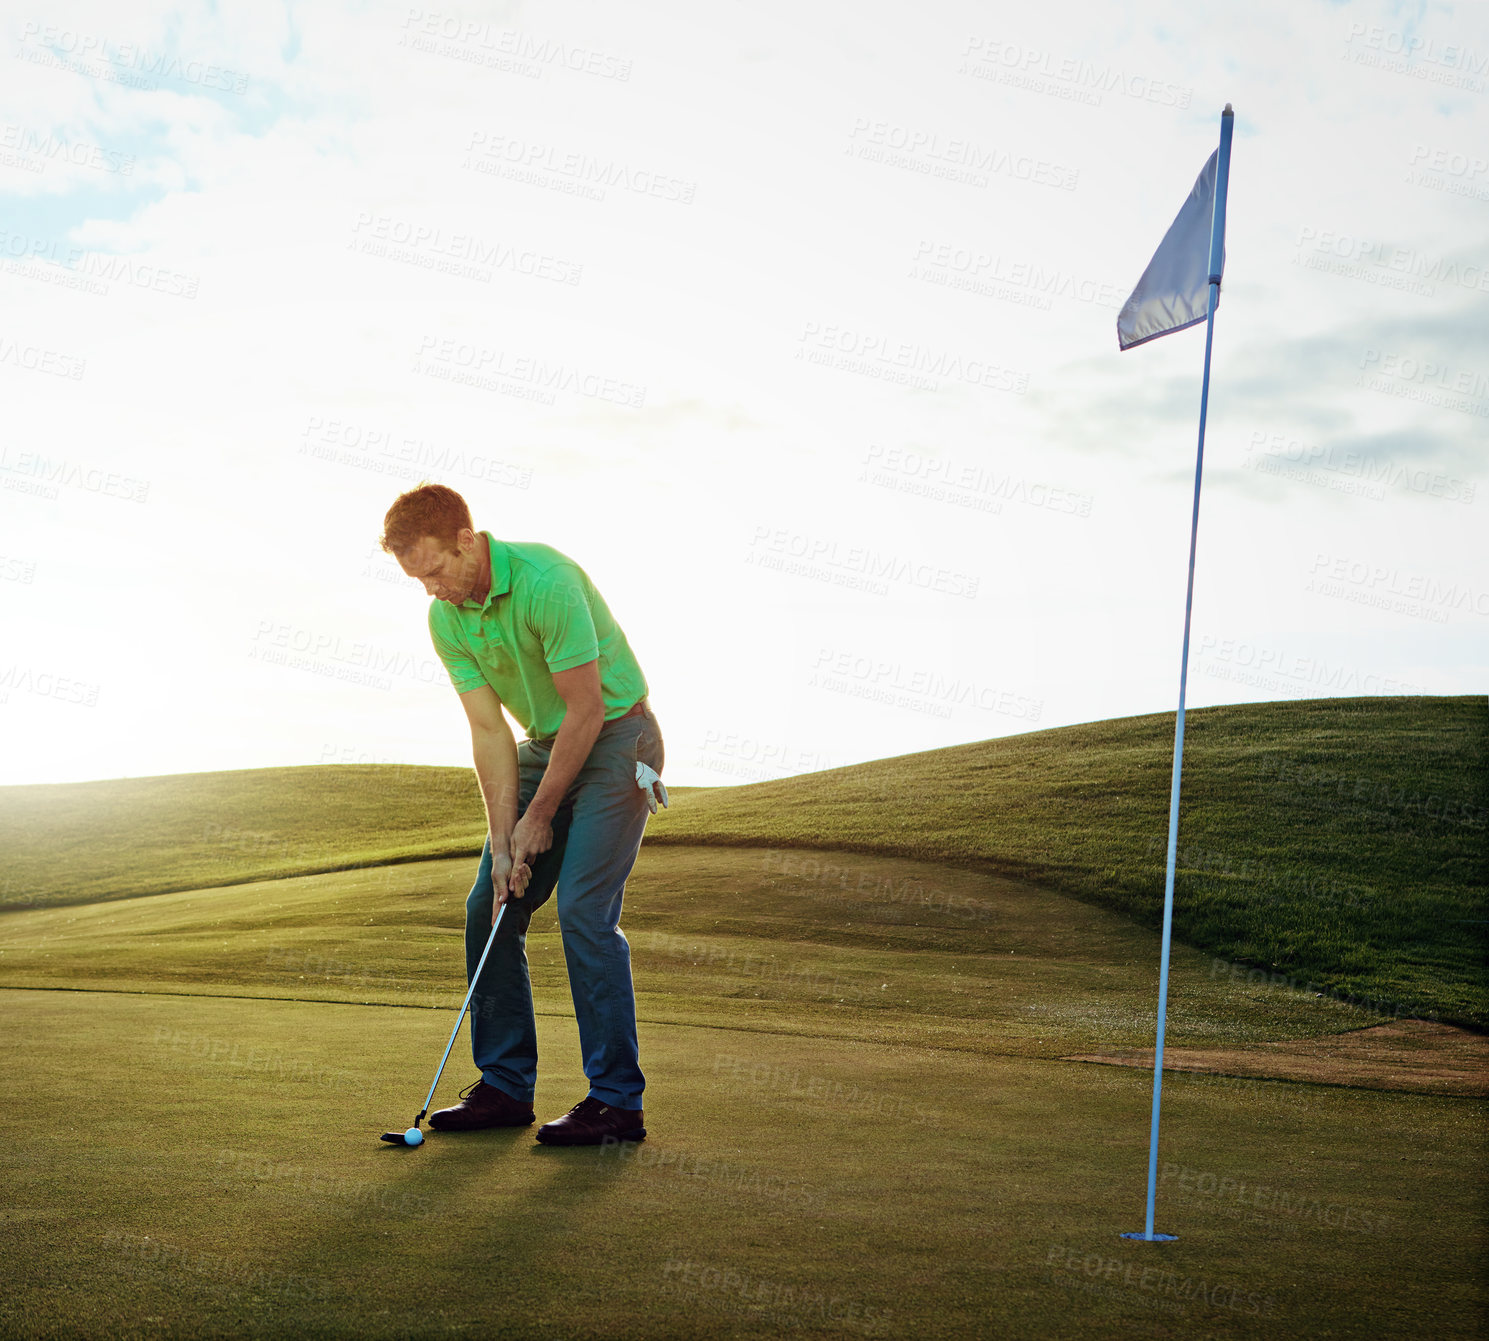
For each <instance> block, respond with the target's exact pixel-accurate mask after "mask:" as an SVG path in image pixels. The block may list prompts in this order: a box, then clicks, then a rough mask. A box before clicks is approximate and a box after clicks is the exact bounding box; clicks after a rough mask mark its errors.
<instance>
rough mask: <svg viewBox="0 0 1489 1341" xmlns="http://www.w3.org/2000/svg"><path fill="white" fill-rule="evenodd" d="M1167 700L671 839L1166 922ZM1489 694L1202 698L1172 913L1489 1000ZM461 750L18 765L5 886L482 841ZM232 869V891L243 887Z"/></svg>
mask: <svg viewBox="0 0 1489 1341" xmlns="http://www.w3.org/2000/svg"><path fill="white" fill-rule="evenodd" d="M1172 738H1173V715H1172V714H1156V715H1153V716H1147V717H1135V718H1124V719H1118V720H1115V721H1108V722H1095V723H1091V724H1088V725H1084V726H1075V727H1062V728H1057V729H1052V730H1048V731H1038V732H1033V733H1030V734H1028V735H1023V736H1014V737H1010V738H1006V739H1002V740H994V741H986V742H981V743H978V744H974V745H964V746H958V747H954V748H950V749H942V750H935V751H931V752H928V753H925V754H915V755H907V756H904V757H902V758H898V759H887V760H879V761H876V762H874V763H870V764H860V765H855V766H853V767H850V768H842V769H835V770H832V771H830V772H824V773H818V774H811V775H807V776H803V777H794V778H787V779H783V780H781V781H778V782H764V783H756V784H754V785H751V786H743V787H729V788H699V789H681V788H680V789H677V790H676V791H675V793H674V798H675V799H674V804H673V807H672V809H671V810H670V811H668V812H664V813H663V814H662V815H659V816H658V817H657V818H656V819H655V820H654V821H653V822H652V826H651V828H650V829H649V831H648V842H649V843H653V844H663V843H685V844H690V845H698V844H706V845H709V846H714V847H718V846H750V847H756V848H759V847H769V848H774V849H777V850H781V849H791V848H813V849H832V850H838V851H844V852H856V853H863V854H878V855H883V856H903V857H910V858H916V859H920V860H928V861H934V862H936V863H938V864H943V865H953V866H959V867H965V868H968V869H972V870H979V871H984V872H991V873H996V874H1001V875H1004V876H1006V877H1009V878H1011V879H1014V880H1018V881H1023V882H1026V883H1032V884H1037V885H1040V886H1042V887H1046V888H1051V889H1058V890H1060V891H1062V892H1065V893H1067V894H1070V895H1072V896H1074V897H1075V898H1077V899H1080V900H1083V901H1085V902H1087V903H1089V904H1091V905H1094V906H1096V907H1100V908H1103V909H1108V910H1112V911H1116V912H1118V913H1121V914H1124V915H1125V916H1127V917H1130V918H1132V919H1134V920H1135V921H1137V922H1138V923H1139V924H1141V925H1144V926H1149V927H1152V926H1156V925H1157V924H1158V918H1159V914H1160V909H1161V903H1162V888H1163V861H1164V844H1165V842H1166V838H1167V813H1168V785H1169V765H1170V758H1171V753H1172ZM1486 820H1489V704H1486V700H1485V699H1484V698H1482V697H1472V698H1469V697H1464V698H1363V699H1320V700H1311V701H1305V702H1288V703H1271V704H1246V705H1241V706H1234V707H1220V708H1207V709H1203V710H1200V711H1196V712H1193V713H1190V714H1189V717H1188V728H1187V734H1186V750H1185V771H1184V797H1183V809H1182V814H1181V827H1180V845H1179V863H1178V865H1179V872H1178V878H1177V881H1176V904H1175V935H1176V936H1177V937H1178V938H1179V939H1180V940H1182V941H1184V942H1186V943H1188V944H1190V945H1192V946H1194V947H1196V948H1198V949H1201V950H1203V951H1205V952H1207V953H1209V954H1211V955H1213V956H1217V957H1221V958H1225V959H1227V960H1231V961H1235V962H1240V963H1245V964H1250V965H1258V966H1261V967H1264V968H1266V969H1268V970H1269V971H1274V972H1276V973H1277V974H1279V975H1281V976H1291V977H1292V978H1293V979H1294V980H1295V981H1296V982H1297V983H1299V984H1300V985H1301V984H1304V983H1314V984H1316V985H1317V987H1318V988H1320V989H1323V990H1327V991H1330V992H1332V993H1334V994H1337V995H1341V996H1349V997H1354V998H1360V999H1368V1000H1370V1001H1372V1002H1374V1003H1376V1004H1377V1006H1378V1007H1379V1008H1380V1009H1382V1010H1384V1011H1386V1012H1387V1013H1404V1014H1417V1015H1422V1016H1431V1017H1437V1018H1441V1019H1444V1020H1446V1021H1449V1022H1453V1023H1459V1024H1467V1025H1470V1026H1472V1027H1476V1028H1483V1027H1485V1026H1486V1024H1489V1005H1486V1002H1489V992H1486V987H1489V974H1486V968H1485V964H1486V956H1485V954H1484V949H1485V937H1484V926H1485V912H1484V904H1485V891H1486V873H1485V834H1486ZM482 824H483V820H482V816H481V811H480V805H479V799H478V797H477V794H476V790H475V786H474V781H473V778H472V775H471V773H470V771H469V770H468V769H432V768H417V767H409V766H398V767H394V766H377V765H344V766H327V767H318V768H297V769H266V770H251V771H245V772H236V773H213V774H200V775H191V776H186V777H163V778H144V779H132V780H127V781H120V782H101V783H85V784H67V785H61V786H49V787H8V788H0V845H3V849H4V851H5V852H6V854H7V867H6V872H5V874H4V876H3V877H0V907H4V908H8V909H11V910H18V909H26V908H33V909H34V908H41V907H47V906H62V905H75V904H79V903H87V902H96V901H99V900H112V899H120V898H127V897H131V896H133V895H138V894H146V893H155V892H159V891H170V890H187V889H196V888H201V887H205V886H227V885H237V884H240V883H241V882H244V881H248V880H255V879H265V878H272V877H281V876H290V875H299V874H305V873H308V872H314V871H334V870H345V869H349V868H358V867H364V866H365V867H375V866H381V865H383V864H385V863H389V862H405V861H411V860H419V859H425V858H430V857H439V856H455V855H463V854H469V853H473V852H475V851H478V850H479V847H480V842H481V829H482ZM230 897H231V896H229V895H226V894H225V895H224V898H230Z"/></svg>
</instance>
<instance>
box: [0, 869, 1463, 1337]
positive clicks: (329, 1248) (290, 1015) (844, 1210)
mask: <svg viewBox="0 0 1489 1341" xmlns="http://www.w3.org/2000/svg"><path fill="white" fill-rule="evenodd" d="M472 869H473V862H471V861H470V860H460V861H441V862H430V863H417V864H409V865H398V866H393V867H389V868H386V869H383V870H354V871H341V872H336V873H331V874H326V875H319V876H308V877H300V878H296V879H287V880H278V881H264V882H260V883H256V884H252V885H243V886H237V887H234V888H232V889H208V890H203V891H197V892H182V893H176V894H163V895H156V896H153V897H144V898H136V899H131V900H124V901H117V902H109V903H102V904H95V905H89V906H74V907H62V908H51V909H36V910H32V911H29V912H16V913H12V914H11V915H10V916H9V917H7V918H5V919H3V920H0V949H3V955H0V986H3V987H4V988H5V989H6V990H3V991H0V1001H3V1003H4V1008H5V1009H6V1011H7V1021H8V1023H9V1025H10V1028H9V1029H8V1030H7V1031H6V1034H5V1036H4V1043H3V1047H4V1050H5V1051H4V1060H5V1074H6V1077H7V1079H8V1081H9V1084H8V1085H7V1087H6V1093H5V1099H4V1105H5V1108H4V1114H5V1118H6V1120H7V1123H8V1127H9V1130H10V1131H11V1132H12V1133H15V1134H16V1137H15V1139H12V1140H11V1141H10V1142H8V1143H7V1144H6V1145H5V1147H4V1150H3V1154H0V1161H3V1167H4V1169H5V1172H6V1178H5V1187H6V1194H5V1199H4V1216H5V1219H6V1222H7V1223H8V1224H9V1225H10V1226H11V1228H12V1229H13V1231H14V1232H13V1233H12V1234H11V1235H10V1237H9V1240H8V1242H9V1244H10V1253H9V1255H10V1258H11V1261H10V1263H9V1267H10V1271H9V1278H8V1279H9V1286H10V1288H9V1289H8V1292H7V1294H8V1297H7V1302H6V1313H5V1334H6V1335H14V1336H26V1337H29V1336H35V1337H42V1336H60V1335H79V1336H87V1337H143V1336H172V1337H176V1336H179V1337H183V1338H184V1337H195V1336H200V1335H223V1336H264V1337H274V1336H310V1337H389V1338H393V1337H426V1336H427V1337H438V1336H467V1337H471V1338H478V1337H491V1336H512V1337H554V1338H559V1337H575V1336H585V1337H597V1338H599V1337H638V1338H640V1337H741V1338H742V1337H747V1336H791V1335H800V1334H826V1335H850V1336H852V1335H862V1336H883V1337H895V1338H898V1337H908V1336H914V1337H920V1336H925V1337H990V1336H991V1337H1002V1336H1008V1337H1019V1338H1035V1339H1036V1341H1043V1338H1089V1337H1093V1336H1097V1337H1108V1336H1142V1337H1160V1338H1164V1337H1174V1338H1178V1337H1186V1338H1187V1337H1193V1336H1196V1335H1198V1336H1211V1335H1213V1336H1224V1337H1236V1338H1246V1337H1257V1338H1261V1337H1272V1336H1276V1335H1279V1334H1282V1333H1284V1332H1285V1333H1286V1334H1287V1335H1297V1336H1331V1337H1355V1336H1359V1337H1362V1338H1363V1337H1381V1336H1400V1337H1410V1336H1416V1335H1421V1334H1422V1333H1421V1332H1420V1330H1419V1327H1420V1325H1421V1320H1422V1319H1423V1318H1424V1317H1425V1318H1430V1319H1431V1334H1432V1335H1434V1336H1444V1337H1458V1336H1462V1337H1468V1336H1471V1335H1473V1334H1474V1330H1475V1319H1476V1318H1477V1317H1478V1316H1479V1314H1480V1313H1481V1312H1482V1309H1483V1307H1484V1304H1485V1298H1484V1294H1483V1291H1482V1287H1481V1286H1480V1285H1479V1284H1478V1282H1479V1280H1480V1279H1481V1270H1480V1268H1482V1266H1483V1265H1484V1247H1485V1245H1484V1242H1483V1218H1482V1196H1481V1191H1480V1189H1481V1186H1482V1178H1483V1155H1482V1135H1483V1129H1482V1111H1483V1105H1482V1103H1481V1102H1479V1101H1474V1100H1471V1099H1457V1098H1443V1097H1427V1096H1422V1095H1412V1094H1402V1093H1389V1092H1376V1091H1370V1090H1359V1089H1349V1088H1344V1087H1341V1086H1338V1085H1332V1086H1330V1085H1315V1084H1298V1083H1286V1082H1280V1081H1268V1080H1248V1081H1246V1082H1245V1083H1244V1084H1240V1083H1238V1082H1236V1081H1234V1080H1232V1079H1230V1078H1228V1077H1226V1076H1221V1075H1184V1076H1171V1077H1169V1078H1168V1080H1167V1083H1166V1086H1165V1094H1166V1098H1165V1120H1164V1139H1163V1146H1162V1151H1161V1160H1162V1164H1161V1186H1160V1195H1159V1228H1160V1229H1164V1230H1168V1231H1170V1232H1174V1233H1177V1234H1179V1235H1180V1238H1179V1240H1178V1242H1176V1243H1172V1244H1168V1245H1162V1246H1160V1245H1150V1244H1137V1243H1131V1242H1129V1241H1125V1240H1122V1239H1120V1238H1119V1237H1118V1235H1119V1234H1120V1232H1121V1231H1123V1230H1128V1229H1141V1228H1142V1220H1143V1202H1144V1189H1145V1178H1146V1159H1147V1119H1148V1107H1149V1101H1150V1095H1151V1075H1150V1073H1147V1072H1143V1071H1135V1070H1124V1069H1118V1068H1111V1067H1098V1066H1089V1065H1081V1064H1077V1063H1071V1062H1063V1061H1061V1060H1059V1059H1060V1058H1061V1057H1062V1056H1065V1055H1071V1054H1076V1053H1082V1052H1088V1051H1090V1050H1092V1049H1099V1048H1106V1047H1112V1046H1132V1045H1142V1044H1146V1043H1151V1041H1152V1025H1153V1010H1154V1006H1155V998H1156V989H1157V982H1156V978H1157V945H1156V937H1155V936H1154V935H1153V933H1152V932H1151V931H1149V930H1147V929H1145V928H1142V927H1138V926H1136V925H1134V924H1133V923H1132V922H1130V921H1128V920H1127V919H1124V918H1122V917H1121V916H1119V915H1117V914H1114V913H1107V912H1103V911H1101V910H1099V909H1094V908H1092V907H1091V906H1089V905H1087V904H1083V903H1081V902H1079V901H1077V900H1075V899H1072V898H1070V897H1067V896H1064V895H1061V894H1058V893H1054V892H1051V891H1047V890H1040V889H1038V888H1036V887H1033V886H1030V885H1026V884H1022V883H1019V882H1016V881H1010V880H1007V879H1004V878H1000V877H997V876H992V875H986V874H979V873H976V872H972V871H966V870H956V869H952V868H945V867H938V866H935V865H932V864H929V863H918V862H911V861H906V860H903V859H898V858H886V857H858V856H853V855H851V854H842V853H836V854H834V853H811V852H802V851H794V852H788V851H784V850H781V849H763V850H759V849H734V848H726V849H720V850H708V849H693V848H686V847H682V846H675V845H674V846H668V847H661V848H651V847H648V848H647V849H645V850H644V851H643V854H642V859H641V861H640V863H639V864H638V867H637V870H636V872H635V874H634V876H633V878H632V881H631V884H630V888H629V890H628V894H627V902H626V916H625V925H626V928H627V932H628V935H629V937H630V939H631V942H632V947H633V956H634V963H635V973H636V980H637V987H638V1010H639V1015H640V1017H641V1036H642V1060H643V1065H644V1066H645V1068H646V1071H647V1075H648V1081H649V1086H648V1091H647V1126H648V1129H649V1131H650V1133H651V1135H650V1137H649V1138H648V1140H647V1141H646V1143H645V1144H644V1145H642V1146H640V1147H636V1148H629V1147H628V1148H626V1149H625V1150H624V1151H622V1150H617V1149H612V1150H608V1151H607V1150H569V1151H563V1150H549V1149H545V1148H541V1147H537V1146H536V1145H535V1144H534V1142H533V1139H532V1130H531V1129H525V1130H523V1131H518V1132H485V1133H474V1134H467V1135H462V1136H440V1135H439V1134H435V1135H433V1136H431V1138H430V1140H429V1142H428V1143H427V1144H426V1145H425V1147H423V1148H422V1149H419V1150H402V1149H395V1148H393V1147H389V1146H384V1145H383V1144H381V1143H380V1142H378V1140H377V1135H378V1133H379V1132H381V1131H383V1130H385V1129H388V1128H397V1129H401V1128H402V1127H404V1126H406V1125H407V1124H408V1123H409V1121H410V1120H411V1119H412V1118H413V1116H414V1114H415V1112H417V1110H418V1106H419V1105H420V1103H421V1102H422V1100H423V1097H424V1092H425V1090H426V1089H427V1087H428V1083H429V1078H430V1077H431V1076H432V1074H433V1068H434V1065H435V1063H436V1062H437V1060H438V1055H439V1051H440V1049H441V1048H442V1047H443V1045H444V1040H445V1038H446V1037H447V1034H448V1030H449V1027H450V1024H451V1021H452V1017H453V1010H454V1008H455V1007H456V1006H458V1004H459V1001H460V997H461V994H462V984H461V981H460V977H459V975H460V965H461V952H460V939H461V938H460V930H459V928H460V926H461V920H462V907H463V896H464V893H465V890H466V887H467V885H468V882H469V880H470V876H471V872H472ZM529 953H530V957H531V959H532V964H533V978H534V988H535V996H536V1000H537V1005H538V1010H539V1012H540V1014H539V1033H540V1040H541V1048H542V1053H543V1055H542V1064H541V1072H540V1075H541V1079H540V1085H539V1092H538V1102H537V1108H538V1113H539V1119H540V1120H544V1119H547V1118H551V1117H554V1116H557V1115H558V1114H559V1113H561V1112H562V1111H563V1110H565V1109H566V1108H568V1107H569V1106H570V1105H571V1104H572V1103H574V1102H576V1101H577V1100H578V1099H579V1098H580V1097H582V1095H583V1092H584V1081H583V1077H582V1074H581V1073H580V1069H579V1065H578V1045H577V1037H576V1031H575V1028H574V1025H573V1020H572V1013H571V1011H570V1008H569V1004H568V999H567V997H568V993H567V985H566V982H565V979H564V974H563V967H562V955H561V950H560V947H559V945H558V938H557V934H556V929H555V925H554V915H553V910H552V907H551V906H549V907H545V908H544V909H542V910H540V911H539V912H538V913H537V915H536V917H535V919H534V924H533V931H532V933H531V934H530V936H529ZM1224 969H1225V966H1224V965H1220V966H1219V967H1217V963H1216V961H1215V960H1214V959H1213V958H1212V957H1209V956H1206V955H1203V954H1201V953H1200V952H1198V951H1195V950H1191V949H1188V948H1185V947H1176V949H1175V954H1174V960H1173V981H1172V989H1171V1024H1170V1035H1169V1036H1170V1041H1171V1042H1172V1043H1173V1044H1174V1045H1175V1046H1179V1045H1183V1044H1191V1045H1198V1044H1206V1043H1210V1044H1222V1043H1223V1044H1226V1045H1231V1046H1239V1045H1244V1044H1248V1043H1255V1042H1258V1041H1261V1040H1276V1039H1300V1040H1301V1039H1308V1038H1310V1037H1315V1036H1318V1035H1327V1034H1329V1033H1332V1032H1337V1031H1339V1030H1347V1029H1357V1028H1359V1027H1361V1026H1364V1025H1369V1024H1373V1023H1375V1022H1376V1021H1377V1020H1378V1019H1379V1018H1380V1017H1379V1016H1377V1015H1374V1014H1371V1013H1370V1012H1367V1011H1362V1010H1360V1009H1358V1008H1356V1007H1353V1006H1350V1005H1348V1004H1345V1003H1342V1002H1340V1001H1337V1000H1332V999H1329V998H1321V997H1318V996H1316V995H1314V994H1312V993H1308V992H1302V991H1298V990H1296V989H1294V988H1291V987H1288V986H1287V985H1285V984H1271V983H1268V984H1260V983H1247V982H1246V981H1245V980H1244V978H1242V979H1238V978H1237V977H1236V976H1235V975H1233V974H1231V973H1230V972H1228V971H1224ZM56 987H66V988H69V989H71V990H48V989H49V988H56ZM364 1002H365V1003H373V1004H362V1003H364ZM434 1007H439V1009H434ZM470 1076H471V1067H470V1062H469V1049H468V1043H467V1042H466V1040H465V1038H464V1037H463V1036H462V1038H461V1040H460V1041H459V1042H458V1043H457V1045H456V1049H455V1052H454V1054H453V1056H452V1060H451V1064H450V1068H449V1071H448V1073H447V1076H446V1079H445V1082H444V1085H443V1087H442V1090H441V1095H440V1099H439V1100H437V1103H438V1102H449V1101H450V1100H452V1099H453V1097H454V1093H455V1091H456V1089H458V1087H459V1086H460V1085H462V1084H464V1083H466V1081H467V1080H468V1079H469V1078H470Z"/></svg>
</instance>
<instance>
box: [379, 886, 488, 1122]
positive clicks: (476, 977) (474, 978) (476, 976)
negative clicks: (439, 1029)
mask: <svg viewBox="0 0 1489 1341" xmlns="http://www.w3.org/2000/svg"><path fill="white" fill-rule="evenodd" d="M506 911H507V905H506V903H505V902H503V903H502V906H501V907H500V908H498V909H497V910H496V921H494V922H493V923H492V924H491V935H489V936H488V937H487V938H486V948H485V949H484V950H482V951H481V962H480V963H479V964H477V965H476V971H475V972H474V973H473V974H471V979H470V990H469V991H468V992H466V994H465V1000H464V1001H463V1002H462V1003H461V1006H460V1014H459V1015H457V1016H456V1017H455V1028H454V1029H452V1030H451V1031H450V1041H449V1042H448V1043H446V1044H445V1055H444V1056H443V1057H441V1058H440V1059H439V1070H437V1071H436V1072H435V1073H434V1084H433V1085H431V1086H430V1087H429V1093H428V1094H427V1095H425V1097H424V1107H423V1108H421V1109H420V1110H419V1116H418V1117H416V1118H415V1119H414V1125H413V1126H412V1127H410V1128H409V1129H408V1130H407V1131H385V1132H384V1133H383V1135H382V1139H383V1140H385V1141H386V1142H388V1144H389V1145H408V1146H416V1145H423V1144H424V1133H423V1132H421V1131H420V1130H419V1123H421V1122H422V1121H423V1120H424V1115H425V1114H426V1113H428V1112H429V1105H430V1104H431V1103H433V1102H434V1091H435V1089H436V1087H437V1086H438V1085H439V1078H440V1077H441V1076H442V1075H444V1073H445V1063H446V1062H447V1061H449V1060H450V1049H451V1048H453V1047H454V1046H455V1036H456V1035H457V1034H458V1033H459V1032H460V1026H461V1024H462V1023H464V1021H465V1012H466V1009H467V1007H469V1005H470V999H471V997H473V996H474V995H475V992H476V984H477V983H478V982H480V981H481V970H482V969H483V968H485V967H486V956H487V955H489V954H490V953H491V946H492V944H493V943H494V942H495V940H496V929H497V928H498V927H499V926H501V924H502V917H503V915H504V914H505V913H506Z"/></svg>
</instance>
